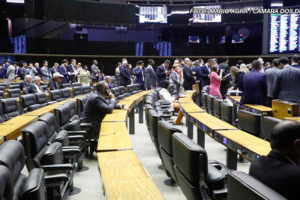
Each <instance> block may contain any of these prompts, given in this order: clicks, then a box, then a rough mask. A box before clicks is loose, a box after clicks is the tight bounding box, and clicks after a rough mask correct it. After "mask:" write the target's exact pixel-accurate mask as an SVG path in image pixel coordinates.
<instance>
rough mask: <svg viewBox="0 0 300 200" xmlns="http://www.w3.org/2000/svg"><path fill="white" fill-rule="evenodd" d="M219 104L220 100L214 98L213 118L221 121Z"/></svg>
mask: <svg viewBox="0 0 300 200" xmlns="http://www.w3.org/2000/svg"><path fill="white" fill-rule="evenodd" d="M221 103H222V100H220V99H217V98H215V99H214V116H216V117H217V118H219V119H221Z"/></svg>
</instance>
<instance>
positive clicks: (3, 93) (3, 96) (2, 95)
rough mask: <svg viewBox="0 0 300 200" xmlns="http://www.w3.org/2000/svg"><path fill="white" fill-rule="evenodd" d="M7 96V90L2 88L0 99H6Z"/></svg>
mask: <svg viewBox="0 0 300 200" xmlns="http://www.w3.org/2000/svg"><path fill="white" fill-rule="evenodd" d="M4 98H5V92H4V90H0V99H4Z"/></svg>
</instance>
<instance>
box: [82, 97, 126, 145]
mask: <svg viewBox="0 0 300 200" xmlns="http://www.w3.org/2000/svg"><path fill="white" fill-rule="evenodd" d="M117 103H118V102H117V101H115V100H106V99H104V98H103V97H102V95H100V94H99V93H98V92H94V93H91V94H90V95H89V96H88V99H87V101H86V103H85V104H84V108H83V117H82V121H83V122H86V123H92V127H91V129H90V131H89V133H90V135H88V137H89V138H93V139H98V136H99V131H100V125H101V122H102V120H103V118H104V117H105V115H106V114H111V113H112V112H113V110H114V109H115V108H118V109H120V108H121V105H117Z"/></svg>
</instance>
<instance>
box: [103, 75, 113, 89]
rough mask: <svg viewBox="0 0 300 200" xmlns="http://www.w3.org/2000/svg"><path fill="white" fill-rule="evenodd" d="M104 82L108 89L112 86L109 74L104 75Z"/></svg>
mask: <svg viewBox="0 0 300 200" xmlns="http://www.w3.org/2000/svg"><path fill="white" fill-rule="evenodd" d="M104 82H105V83H107V85H108V87H109V89H111V88H113V85H112V84H111V77H110V76H105V78H104Z"/></svg>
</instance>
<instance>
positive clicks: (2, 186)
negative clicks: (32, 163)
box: [0, 140, 49, 200]
mask: <svg viewBox="0 0 300 200" xmlns="http://www.w3.org/2000/svg"><path fill="white" fill-rule="evenodd" d="M24 165H25V153H24V149H23V146H22V144H21V143H20V142H18V141H17V140H9V141H6V142H5V143H4V144H2V145H1V146H0V177H1V178H0V199H3V200H10V199H19V200H45V199H46V190H45V180H44V170H43V169H38V168H36V169H33V170H31V171H30V173H29V175H28V177H26V176H25V175H23V174H22V173H21V171H22V169H23V168H24ZM48 178H49V177H45V179H48Z"/></svg>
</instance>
